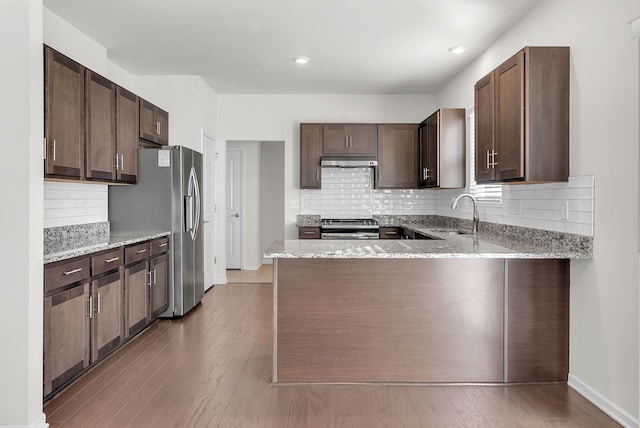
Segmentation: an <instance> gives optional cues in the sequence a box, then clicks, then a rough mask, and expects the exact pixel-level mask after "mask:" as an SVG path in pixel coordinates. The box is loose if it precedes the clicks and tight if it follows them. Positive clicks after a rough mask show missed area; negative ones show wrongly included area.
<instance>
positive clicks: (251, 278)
mask: <svg viewBox="0 0 640 428" xmlns="http://www.w3.org/2000/svg"><path fill="white" fill-rule="evenodd" d="M272 268H273V266H272V265H266V264H265V265H262V266H260V269H258V270H238V269H227V281H228V282H229V283H253V284H258V283H260V284H263V283H269V284H271V283H272V281H273V269H272Z"/></svg>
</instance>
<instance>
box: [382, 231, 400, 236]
mask: <svg viewBox="0 0 640 428" xmlns="http://www.w3.org/2000/svg"><path fill="white" fill-rule="evenodd" d="M384 234H385V235H397V234H398V232H396V231H387V232H385V233H384Z"/></svg>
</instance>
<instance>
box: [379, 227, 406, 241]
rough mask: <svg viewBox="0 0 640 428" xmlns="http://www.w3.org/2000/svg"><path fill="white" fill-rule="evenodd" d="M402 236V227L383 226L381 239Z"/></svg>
mask: <svg viewBox="0 0 640 428" xmlns="http://www.w3.org/2000/svg"><path fill="white" fill-rule="evenodd" d="M400 238H402V228H401V227H381V228H380V239H400Z"/></svg>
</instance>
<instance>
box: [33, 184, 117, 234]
mask: <svg viewBox="0 0 640 428" xmlns="http://www.w3.org/2000/svg"><path fill="white" fill-rule="evenodd" d="M108 200H109V193H108V186H107V185H106V184H92V183H67V182H53V181H45V182H44V227H45V228H49V227H58V226H70V225H74V224H86V223H97V222H104V221H108V217H109V206H108V204H109V202H108Z"/></svg>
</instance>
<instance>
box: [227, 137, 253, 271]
mask: <svg viewBox="0 0 640 428" xmlns="http://www.w3.org/2000/svg"><path fill="white" fill-rule="evenodd" d="M230 149H240V150H242V152H243V153H244V163H243V164H244V171H243V173H244V175H243V178H242V181H243V183H242V184H243V186H242V189H243V200H242V202H243V203H242V207H243V209H244V215H243V216H242V227H243V229H244V230H243V235H242V236H243V237H244V242H243V244H242V251H243V254H242V269H243V270H256V269H258V268H260V266H261V265H262V248H261V242H260V236H261V234H262V232H261V220H260V212H261V201H260V199H261V196H260V194H261V187H260V176H261V172H260V168H261V162H260V159H261V154H260V152H261V150H260V143H259V142H258V141H242V142H241V141H233V142H228V143H227V150H230ZM225 165H226V163H225ZM220 254H225V253H220Z"/></svg>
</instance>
